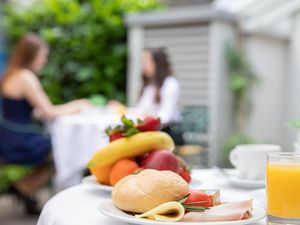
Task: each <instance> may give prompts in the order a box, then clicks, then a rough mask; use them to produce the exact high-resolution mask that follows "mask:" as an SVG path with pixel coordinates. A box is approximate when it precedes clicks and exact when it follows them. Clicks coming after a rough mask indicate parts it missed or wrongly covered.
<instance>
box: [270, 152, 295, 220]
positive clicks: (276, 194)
mask: <svg viewBox="0 0 300 225" xmlns="http://www.w3.org/2000/svg"><path fill="white" fill-rule="evenodd" d="M266 174H267V187H266V189H267V217H268V222H269V224H298V225H299V224H300V154H299V153H287V152H285V153H284V152H277V153H269V154H268V157H267V173H266Z"/></svg>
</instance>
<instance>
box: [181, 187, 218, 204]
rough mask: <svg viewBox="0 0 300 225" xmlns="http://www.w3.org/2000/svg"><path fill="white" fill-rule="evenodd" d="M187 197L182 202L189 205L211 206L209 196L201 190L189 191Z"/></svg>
mask: <svg viewBox="0 0 300 225" xmlns="http://www.w3.org/2000/svg"><path fill="white" fill-rule="evenodd" d="M189 194H190V195H189V197H188V198H187V199H186V200H185V201H184V204H188V205H189V206H203V207H211V206H212V205H211V199H210V197H209V196H208V195H207V194H205V193H204V192H202V191H190V193H189Z"/></svg>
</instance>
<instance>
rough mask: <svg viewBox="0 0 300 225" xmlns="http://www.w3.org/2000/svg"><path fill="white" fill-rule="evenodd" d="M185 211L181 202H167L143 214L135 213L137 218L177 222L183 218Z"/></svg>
mask: <svg viewBox="0 0 300 225" xmlns="http://www.w3.org/2000/svg"><path fill="white" fill-rule="evenodd" d="M184 211H185V210H184V208H183V206H182V205H181V204H180V203H179V202H166V203H163V204H161V205H159V206H157V207H155V208H153V209H151V210H149V211H147V212H145V213H143V214H139V215H135V218H146V219H150V220H157V221H166V222H176V221H179V220H181V219H182V218H183V216H184Z"/></svg>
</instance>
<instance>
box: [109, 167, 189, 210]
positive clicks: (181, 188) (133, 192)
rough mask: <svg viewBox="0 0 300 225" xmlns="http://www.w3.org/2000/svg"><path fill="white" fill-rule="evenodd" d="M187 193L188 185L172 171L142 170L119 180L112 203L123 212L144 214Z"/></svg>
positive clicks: (113, 193) (113, 192)
mask: <svg viewBox="0 0 300 225" xmlns="http://www.w3.org/2000/svg"><path fill="white" fill-rule="evenodd" d="M188 192H189V186H188V183H187V182H186V181H185V180H184V179H182V178H181V176H179V175H178V174H176V173H174V172H172V171H167V170H166V171H157V170H152V169H147V170H143V171H142V172H140V173H139V174H137V175H129V176H126V177H124V178H123V179H122V180H120V181H119V182H118V183H117V184H116V186H115V187H114V189H113V191H112V201H113V203H114V204H115V205H116V206H117V207H118V208H120V209H121V210H124V211H129V212H135V213H144V212H147V211H149V210H151V209H153V208H155V207H157V206H159V205H161V204H163V203H165V202H170V201H178V200H179V199H181V198H183V197H184V196H185V195H187V194H188Z"/></svg>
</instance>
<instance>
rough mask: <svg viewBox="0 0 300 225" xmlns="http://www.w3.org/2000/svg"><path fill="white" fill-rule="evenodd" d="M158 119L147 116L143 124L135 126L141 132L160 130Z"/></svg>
mask: <svg viewBox="0 0 300 225" xmlns="http://www.w3.org/2000/svg"><path fill="white" fill-rule="evenodd" d="M160 125H161V124H160V119H159V118H157V117H154V116H147V117H146V118H145V119H144V121H143V122H141V123H139V124H137V125H136V128H137V129H139V130H140V131H142V132H145V131H156V130H160Z"/></svg>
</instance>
